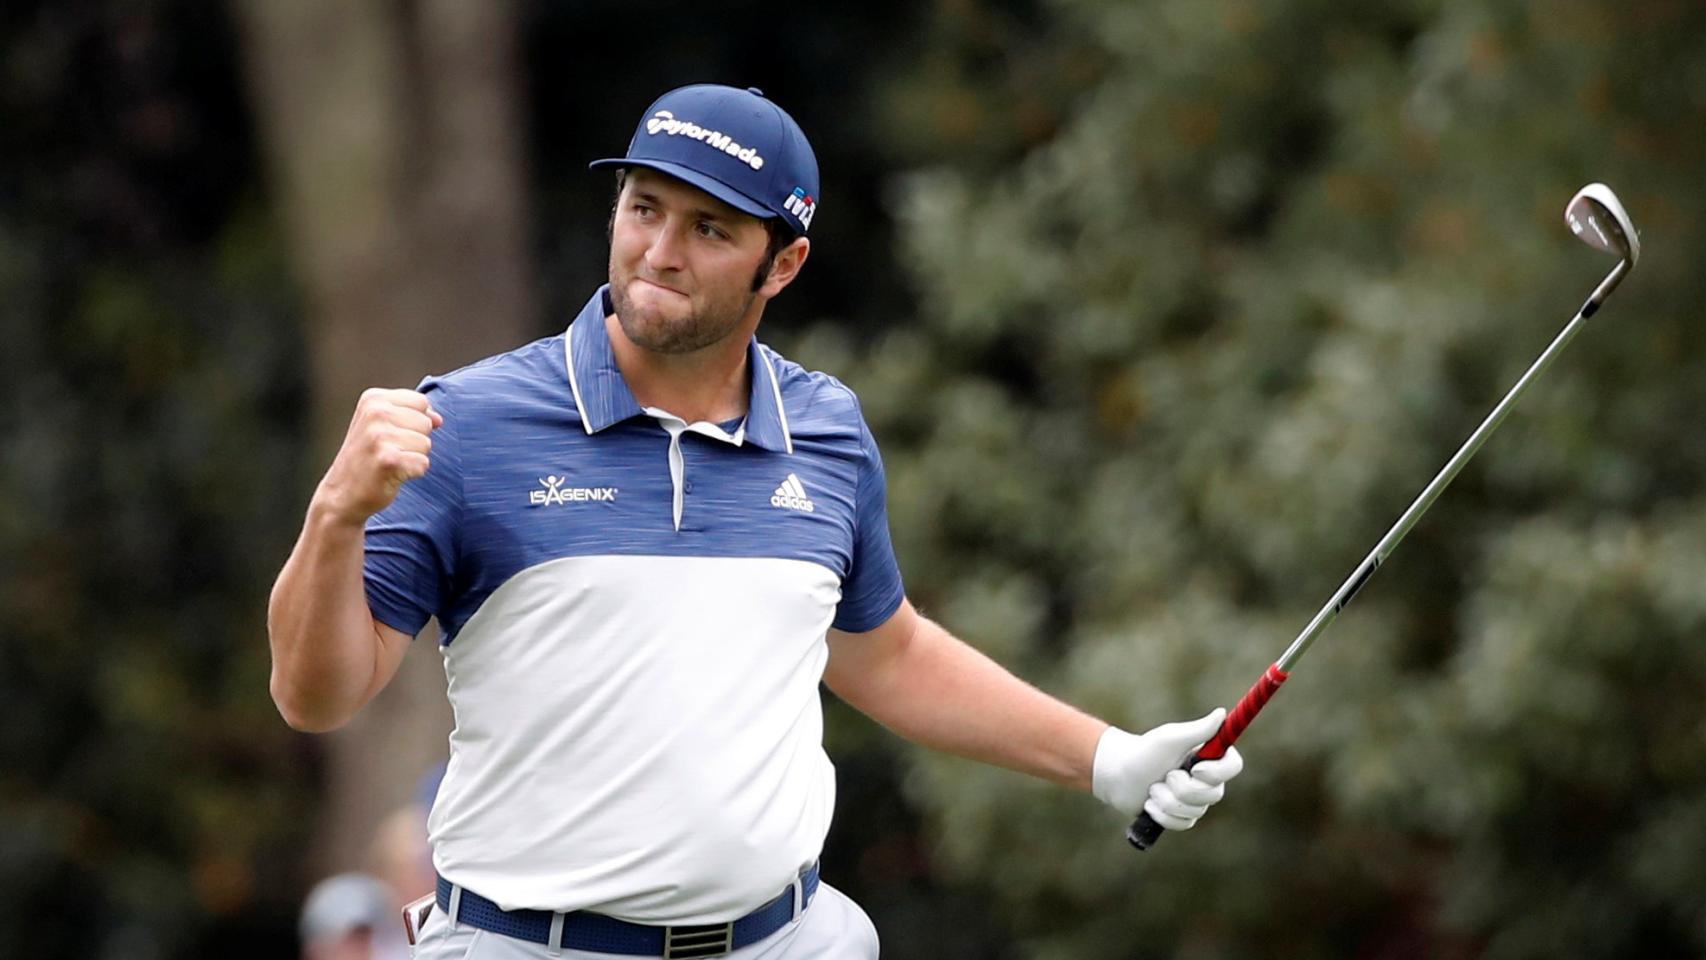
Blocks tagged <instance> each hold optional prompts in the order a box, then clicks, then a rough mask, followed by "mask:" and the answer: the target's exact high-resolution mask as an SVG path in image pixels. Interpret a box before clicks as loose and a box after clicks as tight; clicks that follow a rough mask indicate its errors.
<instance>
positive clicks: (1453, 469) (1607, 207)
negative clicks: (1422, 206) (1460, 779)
mask: <svg viewBox="0 0 1706 960" xmlns="http://www.w3.org/2000/svg"><path fill="white" fill-rule="evenodd" d="M1564 222H1565V223H1566V224H1568V225H1569V227H1570V232H1572V233H1574V234H1575V235H1576V236H1578V237H1580V238H1581V240H1582V242H1583V243H1586V244H1587V245H1588V246H1590V247H1593V248H1594V249H1596V250H1603V251H1605V252H1606V253H1610V254H1615V255H1616V256H1618V257H1619V258H1620V260H1619V262H1618V264H1617V266H1616V267H1614V268H1612V270H1611V272H1610V273H1608V274H1606V276H1605V279H1604V280H1601V281H1600V282H1599V286H1598V287H1595V288H1594V291H1593V293H1592V295H1590V296H1589V297H1588V299H1587V302H1586V303H1584V304H1583V305H1582V308H1581V309H1580V310H1578V311H1576V315H1575V318H1574V319H1572V320H1571V321H1570V322H1569V323H1568V324H1566V325H1565V326H1564V329H1563V330H1562V331H1561V332H1560V333H1559V334H1558V336H1557V337H1556V338H1554V339H1553V341H1552V343H1551V345H1550V346H1548V347H1547V348H1546V349H1545V350H1544V351H1543V352H1542V353H1541V354H1540V357H1539V359H1537V360H1535V361H1534V363H1533V364H1532V365H1530V366H1529V368H1528V371H1527V372H1526V373H1524V374H1523V375H1522V378H1521V379H1519V380H1517V382H1516V386H1514V387H1511V389H1510V392H1509V393H1507V394H1505V396H1504V399H1503V400H1500V401H1499V404H1498V406H1496V407H1494V408H1493V412H1492V413H1489V414H1487V419H1485V420H1483V421H1481V425H1480V426H1479V427H1476V428H1475V432H1474V433H1472V434H1470V435H1469V439H1468V440H1466V441H1464V443H1463V446H1461V447H1459V448H1458V450H1457V453H1455V454H1453V455H1452V458H1451V460H1450V461H1448V462H1447V463H1446V465H1445V467H1444V468H1443V469H1441V470H1440V472H1439V473H1438V474H1437V475H1436V476H1435V477H1434V478H1433V480H1432V481H1431V482H1430V483H1429V484H1428V485H1427V487H1426V488H1425V489H1424V490H1422V492H1421V495H1420V496H1418V497H1416V500H1415V502H1414V503H1411V504H1410V508H1409V509H1408V510H1405V511H1404V515H1403V516H1401V517H1399V518H1398V522H1397V523H1395V524H1393V525H1392V529H1390V530H1388V531H1386V536H1384V537H1381V538H1380V542H1379V543H1378V544H1375V547H1374V550H1373V551H1372V552H1370V553H1369V555H1368V556H1367V557H1365V558H1364V559H1363V561H1362V563H1361V564H1360V565H1358V567H1357V568H1356V572H1354V573H1352V574H1351V575H1350V578H1349V579H1347V580H1346V581H1345V582H1344V584H1343V585H1341V586H1340V587H1339V589H1338V592H1336V593H1334V594H1333V598H1332V599H1331V600H1329V601H1327V605H1326V606H1324V607H1322V608H1321V611H1320V612H1319V613H1317V614H1315V619H1313V620H1311V621H1309V625H1308V626H1307V627H1304V628H1303V632H1302V633H1300V634H1298V635H1297V639H1296V640H1293V641H1292V642H1291V646H1290V647H1288V648H1286V651H1285V653H1284V654H1283V655H1282V656H1281V657H1280V658H1279V659H1278V660H1276V661H1274V663H1273V664H1272V665H1270V666H1269V667H1268V669H1267V671H1266V672H1264V673H1263V674H1262V677H1261V679H1259V680H1257V681H1256V684H1255V686H1252V687H1251V688H1250V690H1249V692H1247V693H1245V694H1244V697H1243V699H1241V700H1239V701H1238V705H1237V706H1235V707H1233V708H1232V710H1231V711H1230V712H1228V713H1227V715H1226V720H1225V722H1223V723H1222V724H1221V726H1220V730H1219V732H1217V733H1216V734H1215V735H1214V737H1213V738H1212V739H1210V740H1209V741H1208V742H1207V743H1205V744H1203V745H1202V747H1201V749H1199V750H1197V751H1196V752H1195V753H1193V754H1191V755H1190V756H1189V757H1187V758H1186V759H1185V762H1184V764H1183V765H1182V766H1181V769H1183V770H1189V769H1190V768H1191V767H1193V766H1195V765H1196V763H1197V761H1199V760H1214V759H1218V758H1220V757H1223V756H1225V755H1226V751H1227V748H1229V747H1231V746H1232V744H1233V743H1235V742H1236V741H1237V740H1238V737H1239V735H1240V734H1242V733H1243V732H1244V729H1245V728H1246V727H1248V726H1249V725H1250V721H1252V720H1254V719H1255V718H1256V714H1257V713H1259V712H1261V709H1262V707H1263V706H1265V705H1266V704H1267V702H1268V699H1269V698H1270V697H1272V696H1273V695H1274V691H1276V690H1278V689H1279V687H1280V684H1282V683H1284V682H1285V681H1286V678H1287V676H1289V675H1290V673H1291V670H1292V669H1293V668H1294V667H1295V666H1296V665H1297V661H1298V660H1300V659H1302V657H1303V655H1304V654H1305V653H1306V652H1308V650H1309V646H1310V644H1312V643H1314V642H1315V638H1316V637H1317V636H1319V635H1320V633H1321V631H1323V630H1325V629H1326V628H1327V624H1329V623H1332V622H1333V618H1334V617H1337V616H1338V615H1339V611H1340V610H1343V609H1344V608H1345V605H1346V604H1348V603H1350V602H1351V598H1352V597H1354V596H1356V595H1357V591H1359V590H1361V589H1362V586H1363V584H1364V583H1367V582H1368V578H1369V577H1370V576H1372V575H1373V574H1374V571H1375V570H1377V569H1379V568H1380V565H1381V563H1383V562H1385V560H1386V557H1387V556H1388V555H1389V554H1391V553H1392V551H1393V549H1394V548H1396V547H1397V546H1398V542H1399V541H1400V540H1403V539H1404V535H1405V534H1407V533H1409V532H1410V528H1411V527H1414V526H1415V525H1416V521H1418V520H1420V519H1421V516H1422V514H1424V513H1426V512H1427V509H1428V507H1430V506H1432V505H1433V502H1434V500H1436V499H1438V497H1439V495H1440V493H1441V492H1442V491H1444V490H1445V488H1446V486H1447V485H1448V484H1450V483H1451V481H1452V479H1453V478H1454V477H1456V476H1457V474H1458V471H1460V470H1462V469H1463V465H1464V464H1466V463H1468V462H1469V458H1470V457H1473V456H1474V455H1475V452H1476V451H1477V450H1480V449H1481V444H1483V443H1485V442H1486V440H1487V436H1488V435H1489V434H1491V433H1492V432H1493V431H1494V430H1495V429H1497V428H1498V426H1499V424H1500V423H1502V422H1503V421H1504V419H1505V415H1506V414H1507V413H1509V412H1510V409H1511V405H1512V404H1514V403H1516V399H1517V398H1518V397H1520V396H1522V394H1523V391H1525V390H1527V389H1528V387H1529V384H1531V383H1533V382H1534V378H1536V377H1538V376H1540V374H1541V373H1543V372H1544V371H1545V370H1546V368H1547V367H1548V366H1550V365H1551V363H1552V360H1553V358H1554V357H1556V356H1557V355H1558V352H1559V351H1561V350H1563V349H1564V346H1565V345H1566V344H1568V343H1569V342H1570V340H1571V339H1573V338H1574V337H1575V335H1576V332H1577V330H1579V329H1580V328H1581V325H1582V323H1583V322H1584V321H1586V320H1587V318H1589V317H1591V316H1593V315H1594V314H1595V313H1597V312H1598V311H1599V308H1600V305H1601V304H1603V303H1604V302H1605V298H1606V297H1608V296H1610V295H1611V291H1612V290H1615V289H1616V288H1617V285H1618V284H1619V283H1621V282H1622V280H1623V278H1624V277H1625V276H1626V275H1628V273H1629V271H1630V270H1632V269H1634V267H1635V261H1636V260H1638V259H1640V256H1641V238H1640V236H1639V235H1638V234H1637V233H1636V232H1635V225H1634V224H1633V223H1632V222H1630V220H1629V214H1628V213H1627V212H1626V211H1625V210H1624V209H1623V204H1622V203H1621V202H1619V201H1618V199H1617V195H1616V194H1614V193H1612V192H1611V188H1610V187H1608V186H1606V185H1605V184H1603V183H1590V184H1588V185H1587V186H1585V187H1583V188H1581V189H1580V190H1578V191H1576V195H1575V196H1574V197H1571V198H1570V203H1569V206H1567V207H1565V208H1564ZM1161 833H1162V828H1161V825H1160V824H1159V823H1156V822H1155V820H1154V818H1152V817H1151V816H1150V815H1149V814H1148V813H1147V812H1145V813H1142V814H1140V815H1139V816H1138V818H1137V819H1136V820H1134V821H1133V822H1132V825H1131V826H1130V827H1129V828H1127V830H1126V839H1127V840H1129V841H1131V845H1132V846H1134V847H1136V848H1137V849H1139V850H1147V849H1149V848H1150V847H1152V846H1154V845H1155V842H1156V841H1157V840H1159V839H1160V838H1161Z"/></svg>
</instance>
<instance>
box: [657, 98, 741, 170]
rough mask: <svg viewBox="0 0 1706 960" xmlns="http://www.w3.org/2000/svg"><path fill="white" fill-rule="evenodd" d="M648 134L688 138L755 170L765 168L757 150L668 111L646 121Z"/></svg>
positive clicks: (662, 111) (663, 111)
mask: <svg viewBox="0 0 1706 960" xmlns="http://www.w3.org/2000/svg"><path fill="white" fill-rule="evenodd" d="M646 133H647V134H648V135H650V136H654V137H655V136H657V135H658V134H660V133H663V134H668V135H669V136H672V137H687V138H689V139H692V140H697V141H699V142H700V143H703V144H704V145H705V146H707V147H710V148H711V149H713V150H720V151H722V152H723V153H726V154H728V155H729V156H731V157H734V158H735V159H736V160H739V161H741V162H742V163H744V164H746V165H747V166H749V167H751V168H752V169H754V170H758V169H761V168H762V167H763V166H764V158H763V157H761V156H759V155H758V151H757V150H754V149H753V148H751V147H745V146H742V145H740V144H739V143H737V142H736V141H735V140H734V138H732V137H730V136H729V135H728V134H726V133H724V132H722V131H721V130H708V129H706V128H704V127H701V126H700V125H698V124H697V123H693V122H692V121H690V120H677V119H676V118H675V114H673V113H670V112H669V111H668V110H659V111H658V112H657V113H654V114H652V116H651V119H649V120H647V121H646Z"/></svg>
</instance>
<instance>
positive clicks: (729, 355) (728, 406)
mask: <svg viewBox="0 0 1706 960" xmlns="http://www.w3.org/2000/svg"><path fill="white" fill-rule="evenodd" d="M604 329H605V332H606V333H607V334H608V335H609V337H610V347H611V350H612V352H614V353H615V355H616V367H617V369H619V370H621V371H622V379H623V380H625V381H627V383H628V389H629V390H632V391H633V393H634V399H635V400H638V401H639V402H640V406H642V407H655V408H658V409H661V410H667V411H669V412H670V413H672V414H674V415H675V416H678V417H680V418H681V419H683V420H686V421H687V422H688V423H696V422H698V421H701V420H705V421H709V422H711V423H722V422H725V421H728V420H733V419H735V418H736V417H740V416H744V415H745V414H746V408H747V399H748V397H749V396H750V395H751V387H750V380H749V379H748V378H749V377H750V376H751V373H752V372H751V371H750V370H748V369H747V362H746V358H747V342H748V341H749V340H751V335H750V334H747V335H746V336H732V337H729V338H728V339H727V340H724V341H722V342H719V343H715V344H712V345H711V346H709V347H706V348H705V349H703V350H696V351H694V352H692V353H683V354H661V353H654V352H652V351H650V350H646V349H645V348H643V347H640V346H639V345H637V344H635V343H634V342H633V341H631V340H629V339H628V337H627V335H626V334H625V333H623V332H622V324H621V321H619V320H617V319H616V317H615V315H614V314H612V315H611V316H607V317H605V318H604Z"/></svg>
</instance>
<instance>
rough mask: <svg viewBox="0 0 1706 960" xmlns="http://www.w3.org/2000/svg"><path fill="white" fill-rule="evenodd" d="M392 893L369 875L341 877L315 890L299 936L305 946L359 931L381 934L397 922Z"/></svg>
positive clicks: (305, 906)
mask: <svg viewBox="0 0 1706 960" xmlns="http://www.w3.org/2000/svg"><path fill="white" fill-rule="evenodd" d="M392 911H393V907H392V905H391V890H390V888H389V887H387V886H385V884H383V883H381V882H379V881H378V880H377V879H375V878H373V877H370V876H368V875H367V874H365V873H340V874H338V875H337V876H335V877H327V878H326V879H324V880H321V881H320V882H319V883H318V884H316V885H315V886H314V889H313V890H312V891H310V892H309V894H308V899H307V900H306V901H304V902H303V904H302V918H301V920H300V923H299V927H298V932H300V934H301V935H302V942H303V943H305V944H307V943H314V942H316V941H319V940H327V939H331V938H333V937H341V936H344V935H345V934H348V933H350V932H352V931H355V930H362V929H366V930H379V929H381V928H382V927H383V925H384V924H387V923H391V922H392V921H393V920H395V921H396V922H397V923H399V924H400V923H402V920H400V919H398V918H397V917H393V916H392V915H391V914H392Z"/></svg>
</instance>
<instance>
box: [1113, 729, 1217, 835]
mask: <svg viewBox="0 0 1706 960" xmlns="http://www.w3.org/2000/svg"><path fill="white" fill-rule="evenodd" d="M1225 719H1226V710H1225V709H1224V708H1221V707H1216V708H1215V709H1214V711H1213V712H1212V713H1210V714H1209V715H1208V716H1206V717H1202V718H1201V719H1198V720H1190V721H1187V722H1184V723H1164V724H1162V725H1161V726H1159V727H1156V728H1155V729H1153V730H1150V731H1149V732H1147V733H1144V734H1134V733H1127V732H1126V731H1124V730H1121V729H1119V728H1118V727H1109V728H1108V729H1107V730H1106V731H1105V732H1103V734H1102V739H1101V740H1100V741H1099V742H1097V744H1096V758H1095V760H1094V762H1093V764H1092V767H1091V773H1090V790H1091V792H1092V793H1094V794H1095V795H1096V797H1097V799H1099V800H1101V801H1102V802H1103V803H1106V804H1108V805H1109V806H1111V807H1113V808H1114V809H1116V810H1118V811H1120V812H1121V813H1123V814H1125V815H1127V816H1131V817H1135V816H1137V811H1138V810H1139V809H1142V810H1145V811H1148V813H1149V815H1150V816H1151V817H1154V818H1155V822H1156V823H1159V824H1161V826H1163V827H1166V828H1167V829H1168V830H1189V829H1190V828H1191V827H1193V826H1196V822H1197V820H1198V819H1200V818H1201V817H1202V815H1203V814H1204V813H1206V812H1207V811H1208V808H1209V807H1211V806H1213V805H1214V804H1216V803H1219V802H1220V798H1221V797H1223V796H1225V795H1226V781H1228V780H1231V779H1232V778H1233V777H1236V776H1238V774H1239V772H1240V771H1242V770H1243V769H1244V758H1243V757H1241V756H1239V755H1238V748H1237V747H1229V748H1228V749H1227V751H1226V756H1224V757H1221V758H1220V759H1218V760H1204V761H1202V762H1201V763H1198V764H1197V765H1196V766H1194V767H1192V768H1191V770H1190V772H1189V773H1186V772H1185V771H1183V770H1180V769H1179V764H1181V763H1184V762H1185V758H1186V757H1188V756H1190V754H1191V752H1192V751H1193V750H1195V749H1197V748H1198V747H1200V746H1202V745H1203V744H1204V743H1205V742H1207V741H1208V738H1209V737H1212V736H1214V734H1215V731H1217V730H1219V729H1220V724H1221V721H1223V720H1225Z"/></svg>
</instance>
